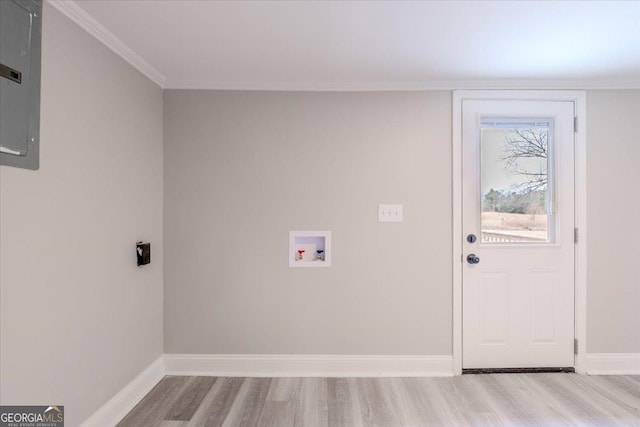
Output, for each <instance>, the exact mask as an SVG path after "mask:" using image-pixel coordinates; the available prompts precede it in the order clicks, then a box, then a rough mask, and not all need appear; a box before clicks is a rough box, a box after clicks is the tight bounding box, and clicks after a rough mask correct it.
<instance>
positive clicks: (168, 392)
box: [117, 376, 190, 427]
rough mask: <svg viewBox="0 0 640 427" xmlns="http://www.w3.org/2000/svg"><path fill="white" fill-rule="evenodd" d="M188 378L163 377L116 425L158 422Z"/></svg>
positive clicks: (135, 426)
mask: <svg viewBox="0 0 640 427" xmlns="http://www.w3.org/2000/svg"><path fill="white" fill-rule="evenodd" d="M189 378H190V377H179V376H167V377H164V378H163V379H162V380H161V381H160V382H159V383H158V384H157V385H156V386H155V387H154V388H153V389H152V390H151V391H150V392H149V394H147V395H146V396H145V398H144V399H142V401H141V402H140V403H139V404H138V405H136V407H135V408H133V409H132V410H131V412H129V414H127V416H126V417H124V419H123V420H122V421H120V423H118V425H117V426H118V427H138V426H155V425H157V424H159V423H160V421H162V420H163V419H164V416H165V414H166V413H167V411H168V410H169V408H170V407H171V406H172V405H173V403H174V402H175V400H176V399H177V397H178V396H179V395H180V393H181V392H182V390H183V389H184V387H185V386H186V385H187V383H188V380H189Z"/></svg>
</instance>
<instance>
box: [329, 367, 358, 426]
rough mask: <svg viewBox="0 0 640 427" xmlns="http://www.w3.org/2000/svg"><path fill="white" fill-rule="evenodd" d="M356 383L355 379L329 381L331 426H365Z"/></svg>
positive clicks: (333, 379)
mask: <svg viewBox="0 0 640 427" xmlns="http://www.w3.org/2000/svg"><path fill="white" fill-rule="evenodd" d="M355 381H356V380H354V379H353V378H328V379H327V420H328V424H329V425H330V426H332V427H361V426H363V423H362V414H361V413H360V402H359V400H358V390H357V388H356V385H355Z"/></svg>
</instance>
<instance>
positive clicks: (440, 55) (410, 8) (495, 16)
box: [51, 0, 640, 90]
mask: <svg viewBox="0 0 640 427" xmlns="http://www.w3.org/2000/svg"><path fill="white" fill-rule="evenodd" d="M51 2H52V3H55V2H56V0H52V1H51ZM58 3H66V6H64V7H62V8H61V7H58V8H59V9H64V8H66V9H67V10H70V9H73V10H74V11H75V14H76V15H77V16H81V17H82V18H83V19H84V22H85V24H86V23H87V22H89V24H90V25H88V27H91V26H93V27H97V28H98V29H100V31H101V32H102V34H103V36H104V35H105V34H106V38H107V39H108V40H110V41H111V43H112V44H116V45H117V46H116V47H117V48H118V49H120V50H121V51H124V52H125V53H128V54H129V56H130V57H131V58H134V59H135V58H137V59H135V60H134V61H132V63H135V61H138V63H139V64H138V65H140V66H139V67H138V68H139V69H141V70H142V69H143V68H145V67H146V69H147V70H149V72H150V73H151V74H153V73H155V76H156V77H157V78H156V79H155V80H156V81H157V82H158V83H159V84H160V85H161V86H164V87H167V88H203V89H264V90H270V89H273V90H280V89H282V90H395V89H420V88H456V87H461V88H463V87H476V86H478V87H479V86H482V87H487V88H490V87H498V86H503V87H508V86H514V87H523V88H525V87H527V86H549V87H567V88H569V87H570V86H584V87H598V86H602V87H640V1H622V2H615V1H602V2H600V1H422V2H420V1H412V2H409V1H193V0H177V1H176V0H128V1H114V0H76V1H75V2H73V1H72V2H58ZM76 21H77V22H78V20H77V19H76ZM85 27H87V25H85ZM94 29H95V28H94ZM100 31H98V33H100ZM95 32H96V31H94V33H95ZM107 45H109V43H107ZM111 47H112V48H114V47H113V46H111ZM114 50H116V51H118V50H117V49H116V48H114ZM123 56H125V57H126V56H127V55H123ZM134 65H135V64H134ZM142 71H144V70H142Z"/></svg>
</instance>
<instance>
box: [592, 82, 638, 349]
mask: <svg viewBox="0 0 640 427" xmlns="http://www.w3.org/2000/svg"><path fill="white" fill-rule="evenodd" d="M639 113H640V90H624V91H590V92H588V94H587V120H588V123H587V127H588V129H587V135H588V142H587V144H588V159H587V169H588V179H587V185H588V188H589V190H588V197H589V199H588V204H589V206H588V208H587V214H588V218H587V223H588V229H589V246H588V259H589V264H588V271H587V278H588V279H587V281H588V295H587V298H588V303H587V307H588V310H587V311H588V321H587V331H588V338H587V349H588V351H589V352H591V353H640V269H639V268H638V264H639V259H638V248H637V246H636V245H637V243H638V241H640V226H639V224H638V220H639V219H640V196H639V194H640V191H639V187H640V125H639V122H638V114H639Z"/></svg>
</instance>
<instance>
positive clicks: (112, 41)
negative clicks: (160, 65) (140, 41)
mask: <svg viewBox="0 0 640 427" xmlns="http://www.w3.org/2000/svg"><path fill="white" fill-rule="evenodd" d="M48 3H49V4H50V5H51V6H53V7H55V8H56V9H57V10H58V11H60V12H61V13H62V14H63V15H65V16H66V17H68V18H69V19H71V20H72V21H73V22H75V23H76V24H78V25H79V26H80V27H81V28H83V29H84V30H85V31H86V32H88V33H89V34H91V35H92V36H93V37H95V38H96V39H98V40H99V41H100V42H102V43H103V44H104V45H105V46H107V47H108V48H109V49H111V50H112V51H114V52H115V53H116V54H118V55H120V57H122V59H124V60H125V61H127V62H128V63H129V64H131V65H132V66H133V67H134V68H136V69H137V70H138V71H140V72H141V73H142V74H144V75H145V76H147V77H148V78H149V79H150V80H151V81H153V82H154V83H155V84H157V85H158V86H160V87H161V88H164V84H165V81H166V78H165V76H164V75H162V73H160V71H158V70H156V69H155V68H154V67H153V66H152V65H151V64H149V63H148V62H147V61H145V60H144V59H143V58H142V57H141V56H140V55H138V54H137V53H135V52H134V51H133V50H132V49H131V48H130V47H129V46H127V45H126V44H125V43H124V42H123V41H122V40H120V39H119V38H118V37H116V36H115V35H114V34H113V33H112V32H111V31H109V30H107V29H106V28H105V27H104V25H102V24H100V23H99V22H98V21H96V20H95V19H94V18H93V17H92V16H91V15H89V14H88V13H87V12H85V10H84V9H82V8H81V7H80V6H78V4H77V3H76V2H75V1H73V0H48Z"/></svg>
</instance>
